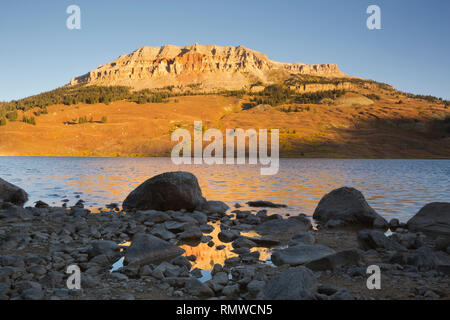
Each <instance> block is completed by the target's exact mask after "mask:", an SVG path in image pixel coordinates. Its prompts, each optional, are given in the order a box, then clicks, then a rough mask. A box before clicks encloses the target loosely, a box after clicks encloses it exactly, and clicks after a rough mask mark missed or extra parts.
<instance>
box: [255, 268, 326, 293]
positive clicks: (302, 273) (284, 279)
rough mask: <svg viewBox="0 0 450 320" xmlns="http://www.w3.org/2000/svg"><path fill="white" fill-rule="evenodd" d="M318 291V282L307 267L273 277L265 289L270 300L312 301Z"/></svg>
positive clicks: (292, 269) (290, 270)
mask: <svg viewBox="0 0 450 320" xmlns="http://www.w3.org/2000/svg"><path fill="white" fill-rule="evenodd" d="M316 291H317V280H316V278H315V277H314V274H313V273H312V271H311V270H309V269H307V268H305V267H296V268H290V269H288V270H286V271H283V272H281V273H280V274H278V275H276V276H275V277H273V278H272V279H271V280H270V281H269V282H267V284H266V286H265V287H264V297H265V298H266V299H268V300H312V299H314V297H315V294H316Z"/></svg>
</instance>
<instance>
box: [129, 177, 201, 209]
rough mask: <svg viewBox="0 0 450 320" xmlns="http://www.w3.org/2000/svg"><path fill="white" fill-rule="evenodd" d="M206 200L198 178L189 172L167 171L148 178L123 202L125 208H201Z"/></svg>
mask: <svg viewBox="0 0 450 320" xmlns="http://www.w3.org/2000/svg"><path fill="white" fill-rule="evenodd" d="M205 202H206V200H205V198H203V196H202V190H201V189H200V186H199V184H198V181H197V178H196V177H195V176H194V175H193V174H192V173H189V172H183V171H177V172H166V173H163V174H160V175H157V176H154V177H153V178H150V179H148V180H147V181H145V182H144V183H142V184H141V185H140V186H139V187H137V188H136V189H135V190H133V191H132V192H131V193H130V194H129V195H128V197H127V198H126V199H125V201H124V202H123V208H124V209H125V210H133V209H137V210H159V211H167V210H181V209H186V210H188V211H194V210H195V209H201V208H202V207H203V205H204V204H205Z"/></svg>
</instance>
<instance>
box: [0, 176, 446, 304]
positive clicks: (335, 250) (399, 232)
mask: <svg viewBox="0 0 450 320" xmlns="http://www.w3.org/2000/svg"><path fill="white" fill-rule="evenodd" d="M0 182H2V181H0ZM174 182H176V186H177V187H178V188H180V189H181V191H180V192H181V193H180V194H178V193H177V192H175V191H172V192H168V190H174V189H172V186H173V183H174ZM3 183H4V184H3V186H6V187H7V188H6V189H4V190H7V191H6V192H7V193H8V192H12V193H11V196H12V197H11V198H9V201H13V202H17V204H13V203H11V202H8V201H5V198H3V202H2V201H0V249H1V251H0V252H1V255H0V277H1V280H2V282H3V285H2V286H0V299H26V300H28V299H32V300H42V299H51V300H80V299H122V300H125V299H133V300H134V299H176V300H179V299H219V300H235V299H242V300H255V299H256V300H276V299H282V300H305V299H306V300H373V299H380V300H386V299H394V300H397V299H398V300H404V299H412V300H416V299H417V300H423V299H432V300H438V299H442V300H448V299H450V242H449V241H450V237H448V235H449V234H450V223H448V224H445V223H442V222H439V221H438V222H436V220H435V218H436V216H437V217H439V216H440V215H441V214H443V218H444V219H445V218H447V219H448V216H446V212H450V203H432V204H428V205H426V206H424V207H423V208H422V209H421V210H420V211H419V212H418V213H417V214H416V215H415V216H414V217H413V218H411V219H410V220H408V222H407V223H401V222H400V221H398V220H397V219H392V220H391V221H389V222H387V221H386V220H385V219H384V218H382V217H381V216H380V215H378V214H377V213H376V212H375V211H374V210H373V209H372V208H371V207H370V206H369V205H368V204H367V202H366V201H365V199H364V196H363V195H362V194H361V193H360V192H359V191H358V190H356V189H354V188H350V187H344V188H340V189H336V190H333V191H332V192H330V193H328V194H327V195H325V196H324V197H323V198H322V199H321V200H320V202H319V204H318V205H317V207H316V210H315V211H314V215H313V217H312V218H313V219H314V220H315V222H316V224H315V225H314V226H313V225H312V223H311V219H310V217H308V216H306V215H303V214H297V215H290V216H286V217H283V216H281V215H280V214H271V215H269V214H268V210H267V209H268V208H281V209H283V208H284V207H285V206H284V205H282V204H276V203H272V202H268V201H254V202H252V203H250V202H249V203H247V204H248V205H249V206H250V207H251V209H244V208H243V207H242V206H241V205H240V204H237V203H236V204H235V205H234V208H230V207H229V206H228V205H226V204H225V203H223V202H221V201H212V200H209V201H207V200H206V199H204V198H203V197H202V196H201V190H200V188H199V186H198V182H197V179H196V178H195V176H194V175H192V174H190V173H187V172H168V173H164V174H161V175H158V176H155V177H153V178H150V179H148V180H147V181H145V182H144V183H143V184H141V185H140V186H139V187H138V188H136V189H135V190H134V191H132V192H131V193H130V194H129V195H128V197H127V198H126V199H125V201H124V202H123V207H124V208H125V209H124V210H125V211H124V210H123V209H120V208H119V207H118V206H117V205H115V206H114V205H111V206H110V207H109V208H107V209H108V210H102V211H100V212H99V213H92V212H91V211H90V210H87V209H85V207H84V201H83V200H81V199H79V200H78V202H77V203H76V204H75V205H74V206H71V207H64V206H63V207H51V206H49V205H47V204H46V203H44V202H42V201H38V202H36V205H35V207H26V208H23V207H22V206H21V205H23V203H25V201H26V200H27V199H28V196H27V194H26V193H25V192H24V191H23V190H21V189H20V188H17V187H15V186H13V185H11V184H8V183H6V184H5V182H3ZM155 187H156V189H152V188H155ZM3 188H5V187H3ZM8 190H10V191H8ZM156 190H159V191H158V192H161V193H159V194H160V197H157V198H155V199H152V198H148V197H146V196H145V194H146V193H147V192H150V191H151V192H157V191H156ZM186 192H187V193H188V194H189V195H190V197H188V198H183V196H182V195H184V194H186ZM167 197H168V198H167ZM169 199H170V200H169ZM343 204H344V205H343ZM149 206H153V208H151V207H149ZM180 206H181V207H180ZM157 207H159V209H158V208H157ZM336 208H339V209H338V210H336ZM423 219H425V222H424V221H423ZM441 234H443V236H441ZM120 261H123V265H120V264H119V265H118V263H119V262H120ZM71 265H76V266H78V267H79V268H80V271H81V279H82V280H81V283H82V287H81V288H79V289H76V290H71V289H68V288H66V279H67V277H68V275H67V273H66V269H67V268H68V266H71ZM374 265H375V266H377V267H378V269H379V270H380V272H381V275H382V278H381V281H382V282H381V287H380V288H381V289H380V290H372V289H370V288H369V287H367V286H366V284H367V278H368V274H367V270H368V268H369V267H371V266H374ZM293 279H294V280H295V279H297V280H296V281H299V282H298V283H295V285H293V284H294V283H293V282H292V281H293Z"/></svg>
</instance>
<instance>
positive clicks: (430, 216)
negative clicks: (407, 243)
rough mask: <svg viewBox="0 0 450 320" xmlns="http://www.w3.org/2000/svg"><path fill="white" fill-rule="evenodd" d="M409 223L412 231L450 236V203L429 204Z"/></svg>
mask: <svg viewBox="0 0 450 320" xmlns="http://www.w3.org/2000/svg"><path fill="white" fill-rule="evenodd" d="M407 225H408V229H409V230H412V231H422V232H425V233H429V234H434V235H445V236H450V203H449V202H434V203H429V204H427V205H426V206H424V207H423V208H422V209H420V210H419V212H418V213H417V214H416V215H415V216H414V217H412V218H411V219H410V220H409V221H408V223H407Z"/></svg>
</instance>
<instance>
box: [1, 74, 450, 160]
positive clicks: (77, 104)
mask: <svg viewBox="0 0 450 320" xmlns="http://www.w3.org/2000/svg"><path fill="white" fill-rule="evenodd" d="M343 82H345V83H343ZM308 85H312V86H313V87H308ZM253 87H258V88H259V90H257V91H256V90H253ZM338 88H345V89H338ZM197 89H198V88H196V87H195V86H187V87H186V88H184V89H183V90H180V88H175V87H166V88H162V89H159V90H141V91H132V90H130V89H129V88H127V87H98V86H80V85H77V86H72V87H69V86H67V87H63V88H59V89H56V90H53V91H50V92H46V93H43V94H40V95H36V96H32V97H28V98H25V99H22V100H18V101H11V102H7V103H1V104H0V155H70V156H168V155H169V154H170V151H171V149H172V146H173V145H174V143H172V142H171V141H170V134H171V132H172V131H173V130H174V129H176V128H186V129H189V130H192V126H193V122H194V121H195V120H202V121H203V125H204V127H205V128H218V129H221V130H223V131H225V129H233V128H244V129H248V128H254V129H258V128H265V129H280V152H281V156H284V157H366V158H367V157H368V158H392V157H401V158H449V157H450V110H449V102H448V101H443V100H442V99H438V98H435V97H429V96H417V95H412V94H407V93H402V92H399V91H397V90H395V89H393V88H392V87H390V86H388V85H385V84H381V83H376V82H373V81H366V80H360V79H351V80H348V79H346V80H345V81H344V80H342V79H340V80H339V79H324V78H320V77H311V76H308V77H306V76H305V77H299V76H296V77H292V78H290V79H288V80H287V81H285V82H284V83H281V84H277V85H267V84H263V83H255V84H254V86H252V87H251V88H247V89H245V90H240V91H232V92H231V91H227V92H224V91H222V92H220V91H218V92H208V93H204V92H201V91H199V90H197ZM310 89H311V90H312V92H304V91H305V90H310ZM321 89H323V90H321ZM314 90H316V91H314Z"/></svg>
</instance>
